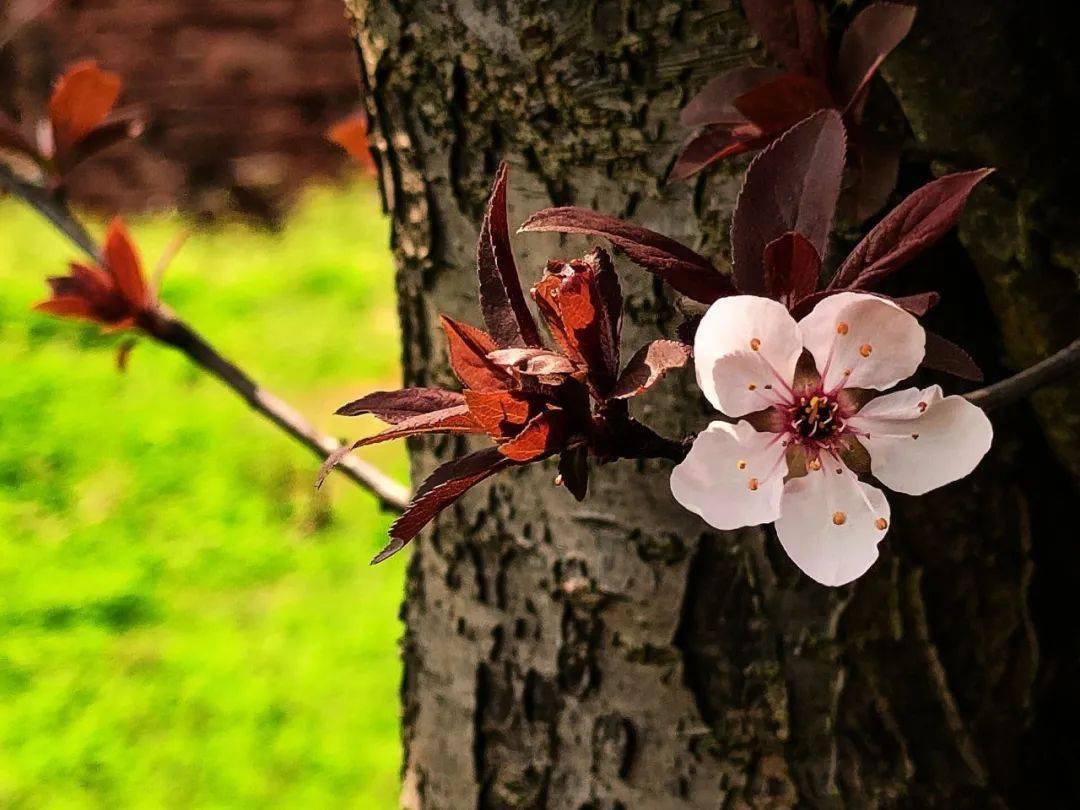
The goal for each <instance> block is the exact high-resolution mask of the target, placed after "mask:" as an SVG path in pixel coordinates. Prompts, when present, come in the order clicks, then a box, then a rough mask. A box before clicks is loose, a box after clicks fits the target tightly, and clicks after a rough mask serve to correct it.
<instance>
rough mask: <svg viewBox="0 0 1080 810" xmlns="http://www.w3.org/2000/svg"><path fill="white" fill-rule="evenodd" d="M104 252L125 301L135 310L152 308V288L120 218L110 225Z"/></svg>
mask: <svg viewBox="0 0 1080 810" xmlns="http://www.w3.org/2000/svg"><path fill="white" fill-rule="evenodd" d="M103 252H104V254H105V266H106V268H107V269H108V271H109V273H110V274H111V275H112V277H113V279H114V280H115V281H116V286H117V288H118V289H119V290H120V292H121V293H122V294H123V296H124V299H125V300H126V301H127V302H128V303H129V304H130V305H131V307H132V308H133V309H135V310H139V309H145V308H147V307H148V306H150V288H149V287H147V285H146V279H145V278H144V277H143V271H142V262H140V261H139V256H138V253H136V251H135V245H134V243H133V242H132V241H131V235H130V234H129V233H128V231H127V228H126V227H124V223H123V221H122V220H121V219H120V218H116V219H114V220H113V221H112V222H111V223H110V224H109V230H108V232H107V233H106V234H105V247H104V251H103Z"/></svg>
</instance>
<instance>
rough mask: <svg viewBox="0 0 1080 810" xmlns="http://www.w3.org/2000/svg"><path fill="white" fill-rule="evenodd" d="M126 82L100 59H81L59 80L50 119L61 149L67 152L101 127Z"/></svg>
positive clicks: (57, 146)
mask: <svg viewBox="0 0 1080 810" xmlns="http://www.w3.org/2000/svg"><path fill="white" fill-rule="evenodd" d="M121 86H122V82H121V81H120V77H119V76H117V75H116V74H115V73H108V72H106V71H104V70H101V69H100V68H99V67H98V66H97V63H96V62H93V61H87V62H79V63H78V64H77V65H74V66H73V67H72V68H70V69H69V70H68V71H67V72H66V73H65V74H64V75H63V76H61V77H60V79H59V80H58V81H57V83H56V88H55V89H54V90H53V93H52V98H51V99H50V100H49V118H50V120H51V121H52V128H53V138H54V139H55V142H56V150H57V152H64V151H66V150H68V149H70V148H71V147H72V146H74V145H75V144H76V143H78V141H80V140H82V139H83V138H85V137H86V136H87V135H89V134H90V132H91V131H92V130H93V129H94V128H95V127H97V126H98V125H99V124H100V123H101V122H102V121H104V120H105V117H106V116H107V115H108V114H109V111H110V110H111V109H112V108H113V105H114V104H115V103H116V99H117V98H118V97H119V96H120V88H121Z"/></svg>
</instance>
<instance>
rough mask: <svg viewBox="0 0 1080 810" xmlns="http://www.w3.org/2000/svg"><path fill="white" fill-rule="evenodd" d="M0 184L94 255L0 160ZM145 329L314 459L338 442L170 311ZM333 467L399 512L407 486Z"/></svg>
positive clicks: (82, 234)
mask: <svg viewBox="0 0 1080 810" xmlns="http://www.w3.org/2000/svg"><path fill="white" fill-rule="evenodd" d="M0 185H3V186H4V187H5V188H7V189H8V190H9V191H11V192H12V193H13V194H15V195H17V196H18V197H21V198H22V199H23V200H25V201H26V202H27V203H28V204H29V205H30V206H32V207H33V208H34V209H35V210H37V211H38V212H39V213H40V214H42V215H43V216H44V217H45V218H46V219H47V220H49V222H51V223H52V224H53V225H54V226H55V227H56V228H57V229H58V230H59V231H60V232H61V233H63V234H64V235H65V236H67V237H68V238H69V239H70V240H71V241H72V242H74V243H75V245H76V246H78V247H79V248H80V249H81V250H83V251H84V252H85V253H86V254H87V255H89V256H90V257H91V258H93V259H94V260H95V261H96V260H98V256H99V251H98V247H97V244H96V243H95V242H94V240H93V238H92V237H91V236H90V235H89V233H87V231H86V229H85V228H84V227H83V226H82V224H81V223H80V222H79V221H78V220H77V219H76V218H75V217H74V215H73V214H72V213H71V212H70V210H68V208H67V207H66V206H65V205H64V204H63V203H62V202H58V201H57V200H55V199H54V198H53V197H51V196H50V195H48V194H47V193H45V192H43V191H42V190H41V189H39V188H37V187H35V186H31V185H29V184H27V183H24V182H22V181H21V180H19V179H18V178H16V177H15V176H14V175H13V174H12V173H11V171H10V170H9V169H8V168H7V167H6V166H4V165H3V164H0ZM148 334H149V335H150V336H151V337H153V338H155V339H156V340H159V341H160V342H162V343H165V344H166V345H169V346H172V347H173V348H175V349H178V350H180V351H181V352H183V353H184V354H186V355H187V356H188V358H190V359H191V361H192V362H194V363H195V364H196V365H198V366H199V367H201V368H202V369H204V370H205V371H207V372H209V373H210V374H212V375H214V376H215V377H217V378H218V379H219V380H220V381H221V382H223V383H224V384H225V385H226V386H228V387H229V388H230V389H232V391H233V392H234V393H236V394H238V395H239V396H240V397H241V398H242V399H243V400H244V401H245V402H247V403H248V405H249V406H251V408H252V409H253V410H255V411H256V412H257V413H260V414H262V415H263V416H264V417H266V418H267V419H268V420H270V421H271V422H273V423H274V424H275V425H277V426H278V427H280V428H281V429H282V430H284V431H285V432H286V433H288V434H289V435H290V436H292V437H293V438H294V439H296V440H297V441H298V442H300V443H301V444H303V445H304V446H305V447H307V448H308V449H309V450H311V451H312V452H313V453H314V454H315V455H316V456H318V457H319V458H320V459H325V458H326V457H327V456H329V455H330V454H331V453H333V452H335V451H336V450H337V449H338V448H339V447H340V446H341V444H340V443H339V442H338V441H337V440H336V439H333V438H331V437H330V436H327V435H325V434H322V433H320V432H319V431H318V430H316V429H315V427H314V426H313V425H312V424H311V423H310V422H308V421H307V420H306V419H305V418H304V417H303V416H302V415H301V414H300V413H299V412H298V411H297V410H296V409H295V408H293V407H292V406H291V405H289V404H288V403H286V402H284V401H283V400H282V399H280V398H279V397H277V396H275V395H274V394H272V393H270V392H269V391H267V390H265V389H264V388H261V387H260V386H259V385H258V384H257V383H256V382H255V381H254V380H253V379H252V378H251V377H249V376H248V375H247V374H246V373H245V372H244V371H242V370H241V369H240V368H238V367H237V366H236V365H235V364H233V363H231V362H229V361H228V360H226V359H225V358H224V357H223V356H222V355H221V354H220V353H219V352H218V351H217V349H215V348H214V347H213V346H211V345H210V344H209V343H207V342H206V340H205V339H204V338H203V337H201V336H200V335H199V334H198V333H197V332H195V330H193V329H192V328H191V327H190V326H188V325H187V324H186V323H184V322H183V321H181V320H180V319H178V318H177V317H175V316H174V315H173V314H172V313H170V312H167V311H161V312H159V313H158V316H157V318H156V319H155V322H154V323H153V324H152V328H151V329H149V330H148ZM338 469H339V470H341V471H342V472H343V473H345V475H347V476H348V477H349V478H351V479H352V480H353V482H354V483H356V484H358V485H359V486H361V487H362V488H364V489H366V490H367V491H369V492H370V493H372V494H373V495H374V496H375V497H376V498H377V499H378V501H379V503H380V504H381V505H382V506H383V507H384V508H386V509H388V510H392V511H395V512H402V511H404V510H405V507H406V506H408V504H409V498H410V494H409V490H408V488H407V487H405V486H404V485H402V484H400V483H398V482H397V481H395V480H393V479H392V478H390V477H389V476H387V475H385V474H383V473H381V472H380V471H379V470H378V469H376V468H375V467H374V466H372V465H371V464H368V463H367V462H366V461H363V460H361V459H359V458H356V457H355V456H348V457H346V458H345V459H344V460H343V461H342V462H341V464H340V465H339V466H338Z"/></svg>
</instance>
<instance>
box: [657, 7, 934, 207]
mask: <svg viewBox="0 0 1080 810" xmlns="http://www.w3.org/2000/svg"><path fill="white" fill-rule="evenodd" d="M742 5H743V9H744V10H745V11H746V16H747V19H748V20H749V22H750V25H751V27H752V28H753V29H754V31H756V32H757V34H758V35H759V36H760V37H761V39H762V41H763V42H764V43H765V47H766V48H767V49H768V50H769V52H770V53H771V54H772V56H773V57H774V58H775V59H776V60H777V61H778V62H779V63H780V64H781V65H782V66H783V67H784V70H776V69H771V68H760V67H744V68H736V69H734V70H731V71H728V72H726V73H723V74H721V75H720V76H717V77H716V78H715V79H713V80H712V81H710V82H709V83H708V84H706V85H705V87H703V88H702V89H701V91H700V92H699V93H698V94H697V95H696V96H694V97H693V98H692V99H691V100H690V101H689V103H688V104H687V105H686V107H684V108H683V111H682V114H681V116H680V120H681V121H682V123H683V125H684V126H687V127H700V128H702V129H701V130H700V131H699V132H698V133H697V134H696V135H695V136H694V137H693V138H691V139H690V140H689V141H688V142H687V143H686V145H685V146H684V147H683V150H682V153H681V154H680V155H679V158H678V160H677V161H676V163H675V166H674V168H673V169H672V176H673V177H674V178H676V179H680V180H681V179H686V178H688V177H690V176H692V175H694V174H696V173H697V172H699V171H701V170H702V169H703V168H705V167H706V166H708V165H710V164H712V163H714V162H716V161H718V160H722V159H724V158H727V157H731V156H733V155H738V154H742V153H744V152H751V151H755V150H758V149H761V148H763V147H765V146H768V145H769V144H770V143H772V142H773V141H774V140H775V139H776V138H777V137H778V136H779V135H780V134H781V133H783V132H784V131H785V130H787V129H789V128H790V127H791V126H793V125H794V124H796V123H798V122H799V121H801V120H803V119H804V118H806V117H807V116H809V115H812V114H813V113H815V112H817V111H819V110H824V109H832V110H837V111H838V112H841V113H842V115H843V121H844V124H845V125H846V126H847V128H848V130H849V133H850V135H851V140H852V147H853V148H852V151H851V156H850V157H851V163H852V175H853V182H852V184H851V188H850V189H849V195H850V198H851V200H850V204H849V205H847V206H845V208H849V209H850V210H851V211H852V213H853V215H854V216H855V217H856V219H858V220H859V221H861V220H862V219H865V218H866V217H868V216H870V215H872V214H874V213H875V212H876V211H878V210H879V209H880V208H881V206H882V205H884V203H885V200H886V199H887V198H888V195H889V194H890V193H891V192H892V189H893V187H894V186H895V184H896V169H897V157H896V150H895V148H893V147H891V146H889V145H887V144H884V143H883V142H882V141H881V139H880V138H878V137H876V136H875V135H874V134H873V133H871V132H869V131H866V130H864V128H863V127H862V116H863V108H864V106H865V103H866V97H867V94H868V93H869V89H870V83H871V80H872V79H873V77H874V75H875V74H876V73H877V70H878V68H879V67H880V66H881V63H882V62H883V61H884V60H885V57H886V56H888V55H889V53H891V52H892V51H893V49H894V48H896V46H897V45H899V44H900V42H901V41H902V40H903V39H904V37H905V36H907V34H908V31H910V30H911V25H912V22H913V21H914V19H915V8H914V7H913V6H908V5H901V4H899V3H890V2H878V3H874V4H873V5H870V6H868V7H867V8H866V9H864V10H863V11H862V12H861V13H859V14H858V15H857V16H856V17H855V18H854V19H853V20H852V21H851V24H850V25H849V26H848V28H847V30H846V31H844V35H843V37H842V38H841V40H840V48H839V52H838V53H837V55H836V57H835V58H834V59H830V58H829V57H828V54H827V42H826V39H825V34H824V31H823V30H822V24H821V19H820V15H819V12H818V8H817V6H816V4H815V2H814V0H744V2H743V4H742Z"/></svg>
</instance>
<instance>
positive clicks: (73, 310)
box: [34, 295, 100, 321]
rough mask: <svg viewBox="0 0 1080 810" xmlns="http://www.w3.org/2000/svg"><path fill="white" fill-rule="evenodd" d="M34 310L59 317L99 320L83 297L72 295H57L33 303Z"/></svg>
mask: <svg viewBox="0 0 1080 810" xmlns="http://www.w3.org/2000/svg"><path fill="white" fill-rule="evenodd" d="M34 310H35V311H37V312H44V313H46V314H48V315H56V316H58V317H61V318H82V319H84V320H88V321H100V318H98V316H97V312H96V311H95V310H94V308H93V307H92V306H91V305H90V302H89V301H87V300H86V299H85V298H80V297H78V296H74V295H58V296H55V297H54V298H50V299H48V300H46V301H39V302H38V303H36V304H34Z"/></svg>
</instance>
